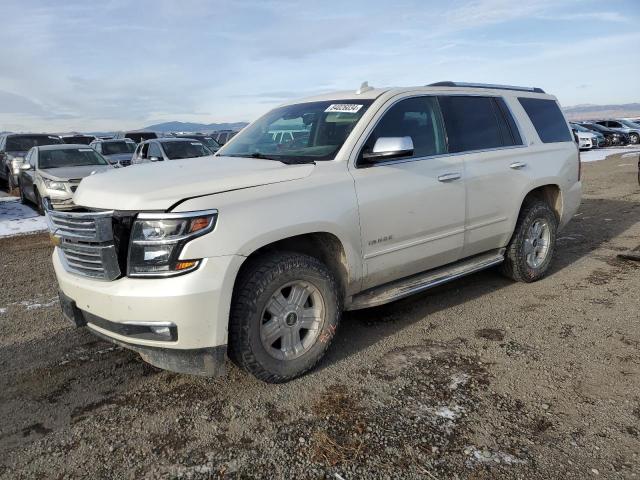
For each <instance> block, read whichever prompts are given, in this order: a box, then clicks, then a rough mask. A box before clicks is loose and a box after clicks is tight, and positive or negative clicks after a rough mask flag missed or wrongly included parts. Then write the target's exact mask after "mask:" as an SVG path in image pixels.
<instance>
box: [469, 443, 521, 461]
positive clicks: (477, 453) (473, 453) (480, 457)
mask: <svg viewBox="0 0 640 480" xmlns="http://www.w3.org/2000/svg"><path fill="white" fill-rule="evenodd" d="M464 453H465V454H466V455H468V456H469V459H468V460H467V464H473V463H504V464H506V465H515V464H522V463H527V461H526V460H523V459H521V458H518V457H514V456H513V455H511V454H509V453H506V452H500V451H498V452H491V451H489V450H487V449H486V448H485V449H482V450H480V449H478V448H476V447H474V446H469V447H466V448H465V449H464Z"/></svg>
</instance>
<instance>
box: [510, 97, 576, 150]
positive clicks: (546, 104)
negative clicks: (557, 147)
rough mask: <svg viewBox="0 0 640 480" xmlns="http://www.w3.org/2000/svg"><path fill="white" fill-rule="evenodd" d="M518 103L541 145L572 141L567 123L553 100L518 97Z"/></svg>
mask: <svg viewBox="0 0 640 480" xmlns="http://www.w3.org/2000/svg"><path fill="white" fill-rule="evenodd" d="M518 101H519V102H520V105H522V108H524V110H525V112H527V115H529V118H530V119H531V123H533V126H534V127H535V129H536V132H538V136H539V137H540V140H542V142H543V143H556V142H572V141H573V139H572V138H571V132H570V131H569V127H568V126H567V121H566V120H565V119H564V116H563V115H562V112H561V111H560V107H558V104H557V103H556V102H555V101H554V100H545V99H542V98H525V97H520V98H518Z"/></svg>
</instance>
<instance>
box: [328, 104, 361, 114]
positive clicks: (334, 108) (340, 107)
mask: <svg viewBox="0 0 640 480" xmlns="http://www.w3.org/2000/svg"><path fill="white" fill-rule="evenodd" d="M361 108H362V105H360V104H357V103H333V104H331V105H329V106H328V107H327V109H326V110H325V113H329V112H339V113H357V112H358V110H360V109H361Z"/></svg>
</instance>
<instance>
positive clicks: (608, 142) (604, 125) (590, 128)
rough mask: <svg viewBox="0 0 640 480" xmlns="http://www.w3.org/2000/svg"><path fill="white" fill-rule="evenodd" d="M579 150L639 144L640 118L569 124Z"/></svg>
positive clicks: (585, 121)
mask: <svg viewBox="0 0 640 480" xmlns="http://www.w3.org/2000/svg"><path fill="white" fill-rule="evenodd" d="M570 125H571V130H572V131H573V137H574V139H575V141H576V143H577V144H578V147H579V148H580V149H581V150H590V149H592V148H602V147H613V146H621V145H622V146H623V145H638V144H640V118H617V119H609V120H584V121H578V122H570Z"/></svg>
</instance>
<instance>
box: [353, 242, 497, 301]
mask: <svg viewBox="0 0 640 480" xmlns="http://www.w3.org/2000/svg"><path fill="white" fill-rule="evenodd" d="M504 252H505V249H504V248H500V249H497V250H491V251H490V252H487V253H483V254H480V255H475V256H473V257H470V258H466V259H464V260H460V261H458V262H455V263H452V264H450V265H446V266H444V267H440V268H437V269H434V270H429V271H427V272H423V273H418V274H417V275H412V276H411V277H407V278H403V279H400V280H396V281H394V282H390V283H386V284H384V285H381V286H379V287H374V288H371V289H369V290H365V291H364V292H362V293H359V294H357V295H355V296H354V297H353V300H352V302H351V305H349V306H348V308H347V310H359V309H361V308H369V307H375V306H378V305H383V304H385V303H389V302H394V301H396V300H400V299H401V298H405V297H408V296H409V295H413V294H414V293H418V292H422V291H424V290H428V289H429V288H433V287H437V286H438V285H442V284H443V283H447V282H450V281H452V280H455V279H457V278H460V277H464V276H465V275H469V274H470V273H474V272H478V271H480V270H484V269H485V268H489V267H493V266H494V265H498V264H499V263H502V262H503V261H504Z"/></svg>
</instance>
